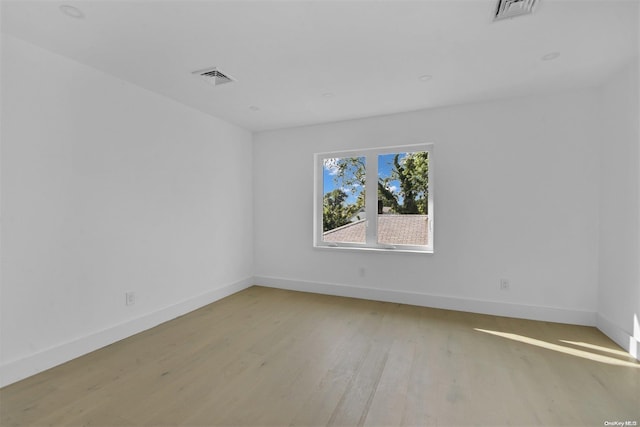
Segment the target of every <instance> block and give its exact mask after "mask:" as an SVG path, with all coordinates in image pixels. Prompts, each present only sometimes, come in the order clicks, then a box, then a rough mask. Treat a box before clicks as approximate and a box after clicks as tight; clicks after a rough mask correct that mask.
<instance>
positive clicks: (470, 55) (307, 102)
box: [2, 0, 639, 131]
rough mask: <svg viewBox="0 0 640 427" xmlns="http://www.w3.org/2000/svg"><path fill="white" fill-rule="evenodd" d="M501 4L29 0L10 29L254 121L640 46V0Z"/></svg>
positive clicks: (455, 98)
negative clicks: (66, 9)
mask: <svg viewBox="0 0 640 427" xmlns="http://www.w3.org/2000/svg"><path fill="white" fill-rule="evenodd" d="M496 1H497V0H467V1H462V0H422V1H402V0H389V1H373V0H368V1H331V0H322V1H270V0H262V1H239V0H235V1H204V0H201V1H184V0H182V1H159V0H158V1H150V0H147V1H114V0H110V1H87V0H85V1H77V0H61V1H28V0H19V1H4V2H3V4H2V7H3V9H2V31H3V32H5V33H8V34H11V35H14V36H16V37H19V38H22V39H24V40H27V41H30V42H32V43H34V44H36V45H39V46H42V47H44V48H46V49H49V50H51V51H54V52H57V53H60V54H62V55H65V56H67V57H70V58H73V59H75V60H77V61H79V62H81V63H84V64H87V65H90V66H92V67H95V68H97V69H100V70H103V71H105V72H107V73H109V74H112V75H114V76H117V77H119V78H121V79H123V80H126V81H129V82H132V83H134V84H137V85H139V86H142V87H145V88H147V89H149V90H151V91H154V92H157V93H159V94H162V95H165V96H167V97H169V98H172V99H174V100H176V101H179V102H181V103H184V104H186V105H189V106H191V107H194V108H197V109H199V110H201V111H204V112H206V113H209V114H211V115H214V116H217V117H220V118H223V119H225V120H228V121H230V122H233V123H236V124H238V125H240V126H242V127H244V128H247V129H250V130H253V131H259V130H265V129H275V128H282V127H290V126H298V125H305V124H313V123H322V122H328V121H337V120H345V119H352V118H359V117H366V116H373V115H380V114H389V113H396V112H402V111H410V110H417V109H423V108H431V107H437V106H443V105H452V104H460V103H470V102H478V101H482V100H487V99H496V98H502V97H507V96H520V95H527V94H532V93H540V92H549V91H556V90H561V89H565V88H571V87H579V86H587V85H594V84H598V83H599V82H601V81H602V80H603V79H604V78H606V76H607V75H608V74H609V73H611V72H612V71H614V70H615V69H617V68H619V67H620V66H621V65H623V64H624V63H626V62H628V61H630V60H631V59H632V58H634V57H635V56H636V55H638V17H639V14H638V0H627V1H614V0H600V1H594V0H591V1H587V0H540V3H539V4H538V7H537V8H536V10H535V12H534V13H533V14H532V15H528V16H522V17H517V18H514V19H509V20H504V21H497V22H493V20H492V14H493V12H494V9H495V5H496ZM62 4H68V5H73V6H76V7H77V8H79V9H80V10H81V11H82V12H83V13H84V18H82V19H75V18H71V17H69V16H67V15H65V14H63V13H61V11H60V9H59V7H60V5H62ZM550 52H559V53H560V56H559V57H558V58H557V59H555V60H552V61H544V60H542V59H541V58H542V56H544V55H545V54H548V53H550ZM210 66H217V67H219V68H220V69H221V70H222V71H223V72H225V73H228V74H230V75H231V76H233V77H234V78H236V79H237V81H236V82H234V83H231V84H227V85H224V86H219V87H213V86H210V85H208V84H207V83H206V82H204V81H202V80H200V79H198V78H196V77H194V76H193V75H192V74H191V72H192V71H195V70H199V69H202V68H207V67H210ZM423 75H431V76H433V77H432V78H431V79H430V80H429V81H426V82H425V81H421V80H420V79H419V77H420V76H423ZM251 106H254V107H258V108H259V110H257V111H254V110H255V108H250V107H251Z"/></svg>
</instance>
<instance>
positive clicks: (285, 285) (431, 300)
mask: <svg viewBox="0 0 640 427" xmlns="http://www.w3.org/2000/svg"><path fill="white" fill-rule="evenodd" d="M254 280H255V284H256V285H258V286H266V287H271V288H279V289H289V290H292V291H302V292H313V293H318V294H326V295H337V296H343V297H351V298H361V299H368V300H375V301H386V302H395V303H401V304H410V305H418V306H423V307H432V308H442V309H446V310H457V311H466V312H471V313H481V314H491V315H495V316H505V317H515V318H520V319H530V320H542V321H546V322H558V323H568V324H573V325H583V326H595V325H596V313H595V312H590V311H582V310H570V309H564V308H557V307H543V306H533V305H523V304H512V303H506V302H498V301H486V300H477V299H468V298H458V297H451V296H444V295H430V294H423V293H416V292H407V291H397V290H386V289H376V288H366V287H359V286H350V285H340V284H334V283H320V282H310V281H304V280H291V279H283V278H278V277H265V276H256V277H254Z"/></svg>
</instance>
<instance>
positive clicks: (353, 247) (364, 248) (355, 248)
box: [313, 245, 433, 254]
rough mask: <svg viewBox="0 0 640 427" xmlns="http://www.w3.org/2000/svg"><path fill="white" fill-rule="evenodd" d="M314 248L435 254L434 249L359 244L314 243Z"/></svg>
mask: <svg viewBox="0 0 640 427" xmlns="http://www.w3.org/2000/svg"><path fill="white" fill-rule="evenodd" d="M313 248H314V249H320V250H338V251H353V252H379V253H405V254H406V253H410V254H433V249H413V248H406V249H405V248H398V247H396V248H382V247H380V248H372V247H357V246H329V245H314V246H313Z"/></svg>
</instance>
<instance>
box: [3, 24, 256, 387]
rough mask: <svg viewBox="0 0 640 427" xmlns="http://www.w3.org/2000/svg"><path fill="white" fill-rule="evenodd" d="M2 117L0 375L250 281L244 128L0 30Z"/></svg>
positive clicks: (124, 332)
mask: <svg viewBox="0 0 640 427" xmlns="http://www.w3.org/2000/svg"><path fill="white" fill-rule="evenodd" d="M2 119H3V123H2V200H1V201H2V287H1V291H2V293H1V297H2V301H1V313H2V314H1V316H2V317H1V321H2V323H1V329H0V334H1V336H0V338H1V343H2V348H1V352H0V361H1V365H0V368H1V370H0V374H1V383H2V384H7V383H9V382H12V381H14V380H16V379H19V378H22V377H25V376H27V375H30V374H32V373H35V372H37V371H40V370H42V369H45V368H48V367H50V366H53V365H55V364H57V363H60V362H63V361H66V360H68V359H70V358H73V357H76V356H78V355H80V354H83V353H85V352H88V351H90V350H93V349H95V348H98V347H100V346H103V345H105V344H108V343H110V342H113V341H115V340H117V339H120V338H123V337H125V336H128V335H131V334H133V333H135V332H138V331H140V330H143V329H145V328H148V327H150V326H153V325H155V324H157V323H160V322H162V321H165V320H168V319H170V318H173V317H175V316H177V315H179V314H182V313H184V312H187V311H190V310H192V309H194V308H196V307H198V306H201V305H204V304H206V303H208V302H210V301H213V300H215V299H217V298H219V297H221V296H224V295H227V294H229V293H232V292H234V291H237V290H239V289H242V288H243V287H246V286H248V285H249V284H250V283H251V279H250V278H251V276H252V261H253V260H252V249H251V247H252V243H253V240H252V234H253V230H252V215H253V214H252V209H253V208H252V182H251V176H250V172H248V171H250V170H251V159H252V158H251V150H252V145H251V144H252V139H251V138H252V136H251V134H250V133H249V132H247V131H245V130H242V129H240V128H238V127H236V126H233V125H230V124H228V123H226V122H223V121H221V120H218V119H215V118H213V117H210V116H207V115H204V114H202V113H200V112H197V111H195V110H192V109H190V108H187V107H185V106H182V105H180V104H177V103H175V102H174V101H171V100H169V99H167V98H164V97H161V96H159V95H156V94H153V93H151V92H148V91H146V90H144V89H141V88H139V87H136V86H133V85H131V84H129V83H126V82H123V81H120V80H117V79H115V78H113V77H110V76H108V75H106V74H103V73H101V72H99V71H97V70H95V69H92V68H89V67H86V66H83V65H81V64H79V63H76V62H73V61H71V60H69V59H66V58H64V57H61V56H58V55H56V54H53V53H50V52H48V51H45V50H42V49H40V48H38V47H35V46H33V45H30V44H28V43H25V42H23V41H20V40H18V39H15V38H12V37H10V36H7V35H4V36H3V38H2ZM126 291H135V292H136V294H137V301H136V304H135V305H134V306H129V307H126V306H125V304H124V302H125V292H126Z"/></svg>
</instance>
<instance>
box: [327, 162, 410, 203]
mask: <svg viewBox="0 0 640 427" xmlns="http://www.w3.org/2000/svg"><path fill="white" fill-rule="evenodd" d="M405 155H406V153H402V154H401V155H400V158H402V157H404V156H405ZM394 156H395V154H384V155H381V156H378V175H379V177H380V178H383V179H384V178H386V177H390V176H391V171H392V170H393V157H394ZM363 161H364V159H363ZM323 169H324V170H323V171H322V178H323V194H327V193H329V192H331V191H333V190H335V189H336V188H340V187H343V183H342V182H340V181H339V182H336V179H335V178H336V176H335V169H334V168H332V167H331V162H326V161H325V165H324V168H323ZM367 178H368V177H367ZM389 185H390V186H391V190H392V191H394V192H395V193H396V194H397V193H398V191H399V190H400V182H398V180H393V181H390V183H389ZM344 189H345V190H347V192H348V193H349V197H348V198H347V203H348V204H351V203H355V201H356V199H357V198H358V195H359V194H360V193H361V192H362V189H361V188H358V189H357V190H356V192H355V194H351V191H350V188H344Z"/></svg>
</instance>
